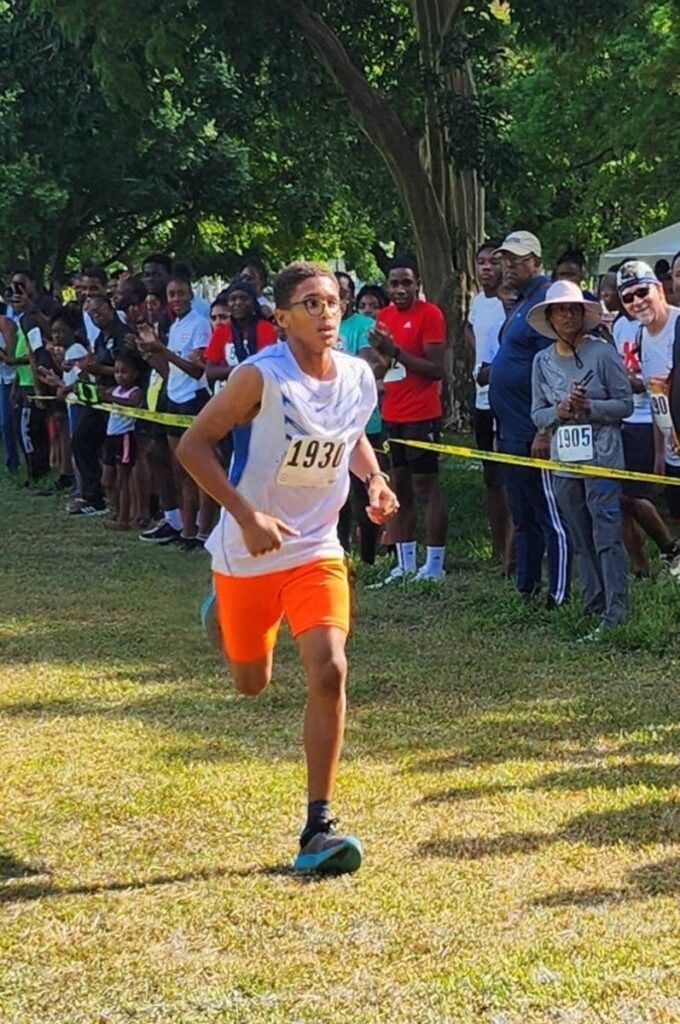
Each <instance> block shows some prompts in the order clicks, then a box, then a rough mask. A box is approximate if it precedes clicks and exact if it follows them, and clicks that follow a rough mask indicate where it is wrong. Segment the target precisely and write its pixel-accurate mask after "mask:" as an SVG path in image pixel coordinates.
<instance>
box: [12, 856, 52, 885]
mask: <svg viewBox="0 0 680 1024" xmlns="http://www.w3.org/2000/svg"><path fill="white" fill-rule="evenodd" d="M48 873H49V872H47V871H46V870H45V868H43V867H42V866H38V865H35V864H24V863H23V862H22V861H20V860H17V859H16V858H15V857H13V856H12V854H11V853H5V852H4V851H3V850H0V882H6V881H8V880H9V879H10V878H31V877H33V876H35V875H45V874H48Z"/></svg>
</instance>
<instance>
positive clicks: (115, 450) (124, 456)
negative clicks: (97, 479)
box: [104, 430, 137, 469]
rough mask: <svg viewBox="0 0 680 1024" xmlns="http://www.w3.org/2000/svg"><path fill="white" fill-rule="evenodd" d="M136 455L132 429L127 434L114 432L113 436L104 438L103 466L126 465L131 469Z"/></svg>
mask: <svg viewBox="0 0 680 1024" xmlns="http://www.w3.org/2000/svg"><path fill="white" fill-rule="evenodd" d="M136 457H137V444H136V442H135V432H134V430H131V431H130V432H129V433H127V434H114V435H113V437H107V438H106V441H105V443H104V465H105V466H128V468H129V469H132V467H133V466H134V464H135V460H136Z"/></svg>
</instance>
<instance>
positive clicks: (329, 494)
mask: <svg viewBox="0 0 680 1024" xmlns="http://www.w3.org/2000/svg"><path fill="white" fill-rule="evenodd" d="M331 355H332V358H333V363H334V364H335V371H336V372H335V376H334V377H333V379H332V380H316V379H315V378H314V377H308V376H307V374H305V373H303V371H302V370H301V369H300V367H299V366H298V363H297V361H296V359H295V357H294V356H293V353H292V352H291V351H290V349H289V347H288V345H287V344H285V343H283V342H280V343H278V344H277V345H270V346H269V347H267V348H266V349H263V351H262V352H258V353H257V355H254V356H251V357H250V358H249V359H247V360H245V362H243V363H241V366H256V367H257V369H258V370H259V371H260V373H261V374H262V378H263V381H264V388H263V393H262V402H261V406H260V411H259V412H258V414H257V415H256V416H255V418H254V419H253V420H252V421H251V422H250V423H249V424H248V425H247V426H245V427H236V428H234V430H233V432H232V438H233V442H234V455H233V457H232V461H231V467H230V471H229V480H230V482H231V483H232V484H233V486H234V487H236V488H237V490H238V491H239V493H240V494H242V495H243V497H244V498H246V500H247V501H248V502H249V503H250V504H251V505H252V507H253V508H254V509H255V510H256V511H258V512H266V513H267V514H268V515H271V516H276V518H277V519H281V520H282V521H283V522H284V523H287V524H288V525H289V526H291V527H292V528H293V529H295V530H298V531H299V533H300V536H299V537H284V538H283V546H282V547H281V549H280V550H279V551H271V552H269V553H268V554H266V555H259V556H257V557H253V556H252V555H250V554H249V553H248V550H247V548H246V546H245V544H244V542H243V535H242V533H241V529H240V527H239V525H238V523H237V522H236V520H235V519H234V518H233V517H232V516H231V515H230V514H229V513H228V512H227V511H226V510H225V509H222V514H221V516H220V521H219V523H218V525H217V526H216V527H215V529H214V530H213V532H212V534H211V535H210V538H209V540H208V543H207V545H206V546H207V548H208V551H209V552H210V553H211V555H212V558H213V562H212V565H213V569H214V570H215V571H216V572H221V573H225V574H226V575H228V576H261V575H263V574H264V573H270V572H279V571H280V570H282V569H292V568H293V567H295V566H296V565H303V564H304V563H306V562H311V561H313V560H316V559H319V558H342V556H343V550H342V547H341V545H340V542H339V541H338V534H337V522H338V513H339V511H340V509H341V508H342V506H343V505H344V503H345V501H346V499H347V494H348V491H349V460H350V456H351V454H352V451H353V450H354V448H355V446H356V444H357V442H358V440H359V438H360V437H361V435H362V434H363V432H364V429H365V427H366V423H367V422H368V419H369V417H370V415H371V412H372V411H373V409H374V408H375V405H376V402H377V390H376V386H375V380H374V378H373V373H372V371H371V369H370V367H369V365H368V363H366V362H365V360H363V359H359V358H358V357H356V356H351V355H347V354H346V353H344V352H338V351H337V350H334V351H332V352H331ZM233 372H234V374H238V373H239V372H240V367H238V368H236V369H235V370H234V371H233Z"/></svg>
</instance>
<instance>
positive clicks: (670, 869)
mask: <svg viewBox="0 0 680 1024" xmlns="http://www.w3.org/2000/svg"><path fill="white" fill-rule="evenodd" d="M677 892H680V857H671V858H669V859H668V860H662V861H659V862H658V863H655V864H645V865H643V866H642V867H640V868H636V869H635V870H634V871H631V872H630V873H629V874H628V875H627V876H626V879H625V881H624V883H623V885H622V887H621V888H620V889H597V888H594V889H566V890H564V891H563V892H556V893H552V894H551V895H550V896H542V897H541V898H540V899H538V900H534V901H533V903H532V906H534V907H547V908H556V907H597V906H601V905H602V904H604V903H621V902H627V901H629V900H642V899H647V898H648V897H650V896H673V895H674V894H675V893H677Z"/></svg>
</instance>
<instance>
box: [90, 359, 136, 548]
mask: <svg viewBox="0 0 680 1024" xmlns="http://www.w3.org/2000/svg"><path fill="white" fill-rule="evenodd" d="M140 372H141V366H140V360H139V358H138V357H137V356H136V354H135V353H134V352H125V351H123V352H120V353H119V354H118V355H117V356H116V361H115V363H114V367H113V377H114V380H115V382H116V386H115V387H114V388H105V387H100V388H99V397H100V400H101V401H102V402H112V403H113V404H115V405H122V406H129V407H130V408H133V409H136V408H139V406H141V404H142V401H143V399H144V394H143V392H142V389H141V388H140V387H139V384H138V381H139V376H140ZM135 423H136V421H135V419H134V417H133V416H126V415H125V413H122V412H117V411H112V412H110V413H109V420H108V424H107V427H106V444H105V446H104V464H105V465H107V466H111V467H115V471H116V478H115V484H114V494H115V498H114V504H115V508H116V518H115V519H113V520H111V521H109V522H107V523H104V526H105V528H106V529H107V530H129V529H130V526H131V523H130V505H131V500H130V477H131V475H132V469H133V466H134V464H135Z"/></svg>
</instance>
